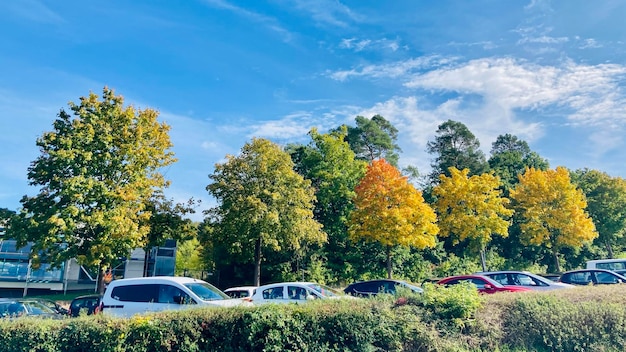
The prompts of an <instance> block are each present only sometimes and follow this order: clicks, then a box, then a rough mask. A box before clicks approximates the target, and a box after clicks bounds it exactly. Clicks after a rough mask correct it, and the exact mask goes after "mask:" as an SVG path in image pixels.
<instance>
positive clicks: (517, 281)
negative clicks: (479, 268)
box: [476, 270, 574, 291]
mask: <svg viewBox="0 0 626 352" xmlns="http://www.w3.org/2000/svg"><path fill="white" fill-rule="evenodd" d="M476 274H478V275H483V276H487V277H489V278H492V279H493V280H495V281H497V282H499V283H501V284H502V285H510V286H524V287H528V288H530V289H532V290H535V291H549V290H558V289H562V288H572V287H574V285H570V284H566V283H562V282H555V281H552V280H549V279H546V278H545V277H541V276H539V275H535V274H533V273H530V272H528V271H515V270H502V271H487V272H479V273H476Z"/></svg>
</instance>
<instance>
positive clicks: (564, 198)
mask: <svg viewBox="0 0 626 352" xmlns="http://www.w3.org/2000/svg"><path fill="white" fill-rule="evenodd" d="M510 197H511V199H512V200H513V201H514V208H515V211H517V212H520V213H521V215H522V219H523V222H522V223H521V224H520V229H521V232H522V240H523V241H524V242H525V244H529V245H537V246H544V247H546V248H547V249H549V250H550V251H551V252H552V255H553V258H554V269H555V270H556V271H557V272H559V271H561V266H560V263H559V253H560V251H561V250H562V249H563V248H565V247H569V248H580V247H581V246H582V245H583V244H584V243H586V242H591V241H593V240H594V239H595V238H596V237H598V233H597V232H596V230H595V227H594V225H593V222H592V220H591V218H589V215H587V213H586V212H585V208H586V207H587V201H586V199H585V195H584V194H583V192H582V191H581V190H580V189H577V188H576V186H575V185H574V184H572V183H571V180H570V175H569V172H568V171H567V169H565V168H564V167H557V168H556V170H545V171H542V170H536V169H533V168H530V169H527V170H526V172H524V174H523V175H521V176H520V178H519V183H518V184H517V185H516V186H515V188H513V189H511V193H510Z"/></svg>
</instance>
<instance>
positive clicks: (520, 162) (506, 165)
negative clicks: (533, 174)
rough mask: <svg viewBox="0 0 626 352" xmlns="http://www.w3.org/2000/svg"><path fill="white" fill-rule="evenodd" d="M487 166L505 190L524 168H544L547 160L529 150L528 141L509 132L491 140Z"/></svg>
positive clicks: (546, 166)
mask: <svg viewBox="0 0 626 352" xmlns="http://www.w3.org/2000/svg"><path fill="white" fill-rule="evenodd" d="M488 162H489V168H490V169H491V170H492V171H493V172H494V173H495V174H496V175H497V176H498V177H500V180H501V182H502V185H503V188H504V190H505V194H506V192H507V191H508V190H509V189H510V188H511V187H513V186H514V185H515V184H517V182H518V179H517V177H518V176H519V175H521V174H522V173H524V170H526V168H531V167H532V168H535V169H539V170H546V169H548V167H549V164H548V161H547V160H546V159H543V158H541V157H540V156H539V154H537V153H536V152H533V151H532V150H530V147H529V146H528V143H526V141H523V140H521V139H518V138H517V136H513V135H511V134H508V133H507V134H505V135H500V136H498V138H497V139H496V141H495V142H493V144H492V147H491V157H490V158H489V161H488Z"/></svg>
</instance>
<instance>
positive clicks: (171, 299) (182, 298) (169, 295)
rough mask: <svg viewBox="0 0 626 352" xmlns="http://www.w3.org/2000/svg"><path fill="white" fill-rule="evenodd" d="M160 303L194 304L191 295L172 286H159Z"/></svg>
mask: <svg viewBox="0 0 626 352" xmlns="http://www.w3.org/2000/svg"><path fill="white" fill-rule="evenodd" d="M159 303H168V304H194V303H196V302H195V301H194V300H193V299H191V297H189V295H188V294H187V293H185V292H183V290H181V289H180V288H178V287H176V286H172V285H165V284H164V285H159Z"/></svg>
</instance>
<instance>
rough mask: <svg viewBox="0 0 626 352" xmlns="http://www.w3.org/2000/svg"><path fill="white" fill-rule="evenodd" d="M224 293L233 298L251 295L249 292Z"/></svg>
mask: <svg viewBox="0 0 626 352" xmlns="http://www.w3.org/2000/svg"><path fill="white" fill-rule="evenodd" d="M224 293H225V294H227V295H228V296H229V297H231V298H244V297H248V296H249V293H248V291H247V290H232V291H228V292H224Z"/></svg>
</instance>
